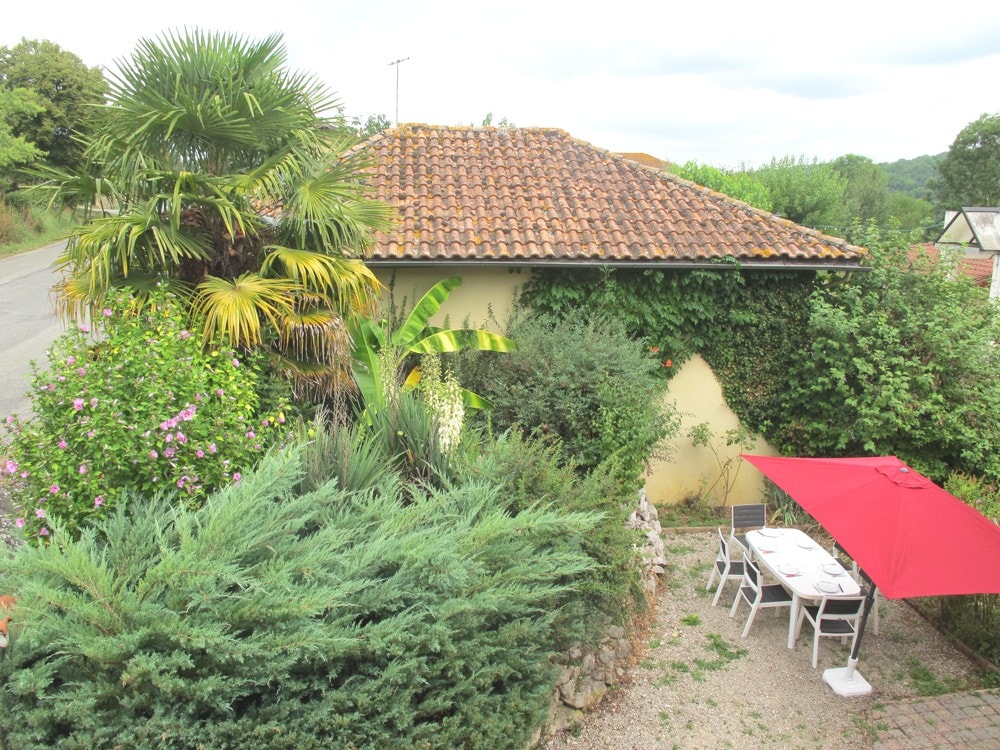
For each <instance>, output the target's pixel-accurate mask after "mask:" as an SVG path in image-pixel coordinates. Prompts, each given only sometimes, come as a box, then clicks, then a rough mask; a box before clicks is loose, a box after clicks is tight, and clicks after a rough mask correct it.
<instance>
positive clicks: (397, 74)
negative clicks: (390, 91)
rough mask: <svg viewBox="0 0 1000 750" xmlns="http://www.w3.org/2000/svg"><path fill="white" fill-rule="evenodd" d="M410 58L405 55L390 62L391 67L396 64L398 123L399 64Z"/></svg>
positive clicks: (397, 121) (397, 114)
mask: <svg viewBox="0 0 1000 750" xmlns="http://www.w3.org/2000/svg"><path fill="white" fill-rule="evenodd" d="M409 59H410V58H408V57H403V58H400V59H399V60H393V61H392V62H391V63H389V67H392V66H393V65H395V66H396V124H397V125H399V64H400V63H404V62H406V61H407V60H409Z"/></svg>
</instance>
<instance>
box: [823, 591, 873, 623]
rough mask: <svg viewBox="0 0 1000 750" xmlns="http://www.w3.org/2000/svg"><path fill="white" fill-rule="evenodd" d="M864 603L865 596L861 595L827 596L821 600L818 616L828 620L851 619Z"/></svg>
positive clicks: (857, 614) (856, 614)
mask: <svg viewBox="0 0 1000 750" xmlns="http://www.w3.org/2000/svg"><path fill="white" fill-rule="evenodd" d="M864 604H865V598H864V597H863V596H843V597H828V598H826V599H824V600H823V604H822V606H821V607H820V608H819V614H818V617H819V618H820V619H824V618H826V619H830V620H832V619H838V620H851V619H854V618H855V617H858V616H859V615H860V614H861V609H862V607H864Z"/></svg>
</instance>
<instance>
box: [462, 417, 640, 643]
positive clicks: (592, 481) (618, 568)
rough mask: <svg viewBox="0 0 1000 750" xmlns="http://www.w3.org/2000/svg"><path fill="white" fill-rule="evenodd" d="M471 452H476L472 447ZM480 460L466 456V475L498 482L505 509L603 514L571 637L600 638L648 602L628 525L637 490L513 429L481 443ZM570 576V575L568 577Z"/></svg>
mask: <svg viewBox="0 0 1000 750" xmlns="http://www.w3.org/2000/svg"><path fill="white" fill-rule="evenodd" d="M471 452H472V450H470V453H471ZM475 452H476V457H475V460H472V461H469V460H466V461H464V462H459V465H460V466H459V468H458V471H459V473H460V474H462V476H463V477H464V479H465V480H466V481H468V480H469V479H470V478H479V479H481V480H483V481H486V482H489V483H491V484H494V485H496V486H498V487H499V488H500V489H499V492H498V496H499V498H500V502H501V503H502V505H503V507H504V508H505V509H507V510H508V511H509V512H511V513H519V512H521V511H523V510H525V509H528V508H536V507H539V506H541V507H548V508H552V509H554V510H558V511H559V512H568V513H578V512H582V513H598V514H600V519H601V520H600V523H599V524H598V525H597V526H596V527H595V528H594V530H593V531H592V532H591V533H590V534H589V535H588V536H587V538H586V540H584V542H583V549H584V550H585V551H586V553H587V555H588V556H589V557H590V558H591V559H592V560H593V561H594V563H595V564H596V565H595V567H594V568H592V569H590V570H588V571H586V572H585V573H584V574H583V575H582V576H581V577H579V578H578V579H576V580H573V581H572V583H573V585H574V589H575V591H576V594H575V596H574V598H573V599H572V603H573V606H574V607H575V613H576V615H577V616H575V617H573V618H570V619H571V620H573V622H572V623H567V626H566V627H565V629H564V631H563V636H564V640H565V641H566V642H567V643H566V645H567V646H568V645H575V644H571V643H569V641H571V640H573V639H576V640H577V641H578V642H593V641H594V639H595V638H597V637H599V636H601V635H602V634H603V633H604V631H605V629H606V627H607V625H609V624H612V623H614V624H624V623H625V622H627V620H628V619H629V618H630V617H631V616H632V615H634V614H636V613H637V612H640V611H642V610H643V609H644V608H645V605H646V598H645V593H644V588H643V581H642V574H641V564H640V563H641V561H640V558H639V549H640V548H641V545H642V542H643V539H642V538H641V536H640V534H639V532H636V531H633V530H630V529H628V528H626V525H625V523H626V520H627V518H628V515H629V513H630V512H631V510H632V509H633V508H634V502H631V503H630V502H628V500H632V499H633V498H634V495H633V493H632V492H631V491H626V492H625V495H626V496H627V497H625V496H623V488H622V486H621V484H620V483H619V482H616V481H615V479H614V477H612V476H611V474H610V473H608V472H602V471H596V472H591V473H588V474H586V475H581V474H579V472H577V471H576V470H575V467H574V466H573V464H572V463H571V462H570V463H567V462H566V461H565V460H564V459H563V456H562V451H561V450H560V447H559V445H558V441H557V440H553V439H542V438H537V437H534V438H532V437H525V436H523V435H522V434H521V433H520V432H518V431H517V430H510V431H508V432H506V433H504V434H503V435H501V436H500V437H499V438H498V439H497V440H496V441H494V442H492V443H491V444H489V445H484V446H480V447H479V448H478V449H477V450H476V451H475ZM563 580H567V579H563Z"/></svg>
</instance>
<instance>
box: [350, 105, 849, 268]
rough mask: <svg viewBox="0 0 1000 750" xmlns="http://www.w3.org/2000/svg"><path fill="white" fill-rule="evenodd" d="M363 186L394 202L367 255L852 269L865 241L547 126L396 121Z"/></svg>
mask: <svg viewBox="0 0 1000 750" xmlns="http://www.w3.org/2000/svg"><path fill="white" fill-rule="evenodd" d="M367 145H368V146H369V147H370V148H371V150H372V155H373V156H374V158H375V168H374V169H375V172H374V175H373V179H371V181H370V184H372V185H373V186H374V188H375V192H376V197H377V198H379V199H381V200H384V201H387V202H389V203H391V204H393V205H394V206H396V208H397V209H398V212H399V225H398V227H397V229H396V230H394V231H393V232H391V233H389V234H388V235H380V236H378V237H377V241H376V246H375V248H374V254H373V256H372V258H371V262H373V263H374V264H379V263H382V262H384V263H387V264H388V263H398V262H404V263H408V262H413V261H424V262H426V261H440V262H453V261H455V262H479V263H496V264H518V265H561V264H574V265H576V264H583V265H663V264H667V265H670V266H677V267H685V266H692V265H703V264H705V263H707V262H710V261H716V260H719V259H723V258H733V259H737V260H739V261H741V262H743V263H745V264H748V265H749V264H753V265H762V266H789V267H810V268H812V267H820V266H823V267H826V266H838V267H848V268H855V267H858V266H859V263H860V259H861V257H862V255H863V254H864V251H863V250H862V249H861V248H858V247H855V246H852V245H849V244H847V243H845V242H844V241H843V240H840V239H836V238H833V237H828V236H826V235H823V234H821V233H819V232H817V231H814V230H812V229H807V228H805V227H801V226H799V225H797V224H793V223H792V222H790V221H787V220H785V219H781V218H778V217H776V216H774V215H773V214H770V213H767V212H765V211H760V210H757V209H755V208H752V207H751V206H749V205H747V204H745V203H742V202H740V201H737V200H734V199H732V198H729V197H728V196H725V195H722V194H721V193H716V192H714V191H712V190H709V189H707V188H703V187H700V186H697V185H694V184H693V183H690V182H687V181H685V180H682V179H680V178H678V177H675V176H673V175H670V174H667V173H665V172H663V171H661V170H659V169H652V168H648V167H644V166H642V165H641V164H638V163H637V162H635V161H632V160H630V159H626V158H623V157H620V156H615V155H614V154H611V153H609V152H607V151H603V150H601V149H599V148H595V147H594V146H591V145H590V144H588V143H584V142H582V141H578V140H576V139H574V138H571V137H570V136H569V135H568V134H567V133H566V132H564V131H562V130H556V129H546V128H511V129H505V128H474V127H434V126H429V125H401V126H398V127H396V128H391V129H389V130H387V131H385V132H383V133H381V134H379V135H376V136H374V137H373V138H371V139H370V140H369V141H367Z"/></svg>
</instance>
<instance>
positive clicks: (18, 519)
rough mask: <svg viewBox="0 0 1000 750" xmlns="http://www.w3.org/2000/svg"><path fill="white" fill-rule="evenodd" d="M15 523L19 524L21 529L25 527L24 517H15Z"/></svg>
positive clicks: (18, 526)
mask: <svg viewBox="0 0 1000 750" xmlns="http://www.w3.org/2000/svg"><path fill="white" fill-rule="evenodd" d="M14 525H15V526H17V528H19V529H23V528H24V519H23V518H15V519H14Z"/></svg>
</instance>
